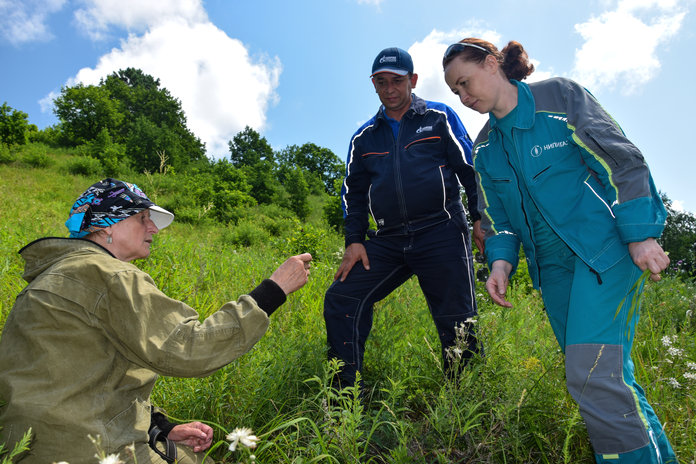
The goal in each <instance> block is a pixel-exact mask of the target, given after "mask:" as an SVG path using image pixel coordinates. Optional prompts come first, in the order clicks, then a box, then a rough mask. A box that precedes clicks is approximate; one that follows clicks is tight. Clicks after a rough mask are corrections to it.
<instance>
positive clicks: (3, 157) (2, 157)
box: [0, 144, 17, 164]
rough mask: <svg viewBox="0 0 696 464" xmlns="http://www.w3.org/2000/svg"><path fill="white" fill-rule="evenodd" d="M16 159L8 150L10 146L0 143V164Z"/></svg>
mask: <svg viewBox="0 0 696 464" xmlns="http://www.w3.org/2000/svg"><path fill="white" fill-rule="evenodd" d="M16 159H17V157H16V156H15V154H14V153H13V152H12V150H10V147H8V146H6V145H3V144H0V164H10V163H12V162H13V161H14V160H16Z"/></svg>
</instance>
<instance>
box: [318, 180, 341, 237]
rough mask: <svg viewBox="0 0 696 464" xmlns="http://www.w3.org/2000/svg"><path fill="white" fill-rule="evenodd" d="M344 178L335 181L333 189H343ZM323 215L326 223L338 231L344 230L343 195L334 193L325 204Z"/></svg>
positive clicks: (336, 190) (337, 190)
mask: <svg viewBox="0 0 696 464" xmlns="http://www.w3.org/2000/svg"><path fill="white" fill-rule="evenodd" d="M341 185H342V180H341V179H336V180H335V181H334V188H333V191H335V192H340V191H341ZM322 215H323V217H324V220H325V221H326V223H327V224H328V225H329V227H331V228H332V229H333V230H335V231H336V232H343V208H342V207H341V196H340V195H339V194H336V195H332V196H330V197H329V199H328V200H327V201H326V203H325V204H324V208H323V211H322Z"/></svg>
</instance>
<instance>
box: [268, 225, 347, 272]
mask: <svg viewBox="0 0 696 464" xmlns="http://www.w3.org/2000/svg"><path fill="white" fill-rule="evenodd" d="M294 222H295V230H294V231H293V232H292V233H291V234H290V235H289V236H287V235H286V236H285V237H282V238H279V239H277V240H275V241H274V246H275V248H276V249H277V250H278V251H279V252H280V255H281V256H283V255H285V256H289V255H296V254H299V253H310V254H311V255H312V258H313V259H314V260H315V261H328V262H333V261H337V260H340V256H342V253H341V245H342V244H343V238H342V237H341V236H338V235H333V234H329V233H328V232H327V231H326V229H323V228H319V227H316V226H314V225H312V224H301V223H300V222H299V221H297V220H295V221H294Z"/></svg>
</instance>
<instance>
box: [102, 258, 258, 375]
mask: <svg viewBox="0 0 696 464" xmlns="http://www.w3.org/2000/svg"><path fill="white" fill-rule="evenodd" d="M107 300H108V301H104V302H103V305H102V307H103V310H102V311H101V313H100V317H101V319H102V322H103V326H104V330H105V331H106V332H107V336H108V337H110V338H111V340H112V342H113V343H114V344H115V345H116V346H117V349H118V350H119V352H121V353H122V354H123V356H125V357H126V358H128V359H129V360H130V361H131V362H133V363H135V364H137V365H140V366H143V367H146V368H148V369H151V370H152V371H154V372H156V373H157V374H160V375H165V376H175V377H202V376H206V375H210V374H212V373H213V372H215V371H216V370H217V369H219V368H221V367H222V366H224V365H226V364H228V363H230V362H232V361H233V360H235V359H237V358H238V357H240V356H241V355H243V354H244V353H246V352H247V351H249V350H250V349H251V348H252V347H253V346H254V345H255V344H256V342H258V341H259V339H260V338H261V337H262V336H263V334H264V333H265V332H266V329H267V328H268V324H269V319H268V316H267V314H266V313H265V312H264V311H263V310H261V309H260V308H259V307H258V305H257V304H256V302H255V301H254V299H253V298H251V297H250V296H248V295H243V296H241V297H240V298H239V299H238V300H236V301H229V302H227V303H225V304H224V305H223V306H222V307H221V308H220V309H218V310H217V311H216V312H215V313H213V314H211V315H210V316H208V317H207V318H206V319H205V320H204V321H202V322H201V321H199V316H198V313H197V312H196V311H195V310H194V309H193V308H191V307H190V306H188V305H186V304H185V303H183V302H181V301H177V300H174V299H172V298H169V297H168V296H167V295H165V294H164V293H162V292H161V291H160V290H159V289H158V288H157V287H156V285H155V283H154V281H153V280H152V278H151V277H150V276H149V275H147V274H146V273H144V272H142V271H139V270H132V271H131V270H129V271H121V272H118V273H115V274H114V275H113V277H112V278H111V282H110V285H109V292H108V299H107Z"/></svg>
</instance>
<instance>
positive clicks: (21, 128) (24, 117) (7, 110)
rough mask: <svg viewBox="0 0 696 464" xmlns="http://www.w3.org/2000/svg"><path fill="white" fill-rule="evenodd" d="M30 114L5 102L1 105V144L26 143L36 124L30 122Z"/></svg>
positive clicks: (34, 130)
mask: <svg viewBox="0 0 696 464" xmlns="http://www.w3.org/2000/svg"><path fill="white" fill-rule="evenodd" d="M28 118H29V115H28V114H27V113H25V112H23V111H19V110H16V109H14V108H12V107H11V106H9V105H8V104H7V102H4V103H3V104H2V106H0V144H2V145H5V146H8V147H9V146H10V145H24V144H25V143H27V140H28V137H29V134H30V133H31V132H36V130H37V129H36V126H34V125H33V124H29V119H28Z"/></svg>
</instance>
